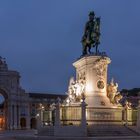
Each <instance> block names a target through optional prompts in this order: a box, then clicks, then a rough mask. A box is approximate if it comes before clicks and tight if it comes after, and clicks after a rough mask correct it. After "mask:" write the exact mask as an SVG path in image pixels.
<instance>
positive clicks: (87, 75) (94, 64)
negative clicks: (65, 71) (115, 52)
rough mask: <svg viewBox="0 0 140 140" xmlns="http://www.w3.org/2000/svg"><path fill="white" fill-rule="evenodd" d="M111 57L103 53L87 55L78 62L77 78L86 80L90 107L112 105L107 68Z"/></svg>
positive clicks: (86, 95) (86, 92)
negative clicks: (108, 92) (108, 89)
mask: <svg viewBox="0 0 140 140" xmlns="http://www.w3.org/2000/svg"><path fill="white" fill-rule="evenodd" d="M110 62H111V60H110V58H109V57H107V56H103V55H86V56H84V57H82V58H80V59H78V60H77V61H76V62H74V63H73V66H74V67H75V68H76V80H77V81H79V80H80V79H84V81H85V99H86V100H85V102H86V103H87V104H88V107H110V106H112V104H110V101H109V99H108V97H107V92H106V88H107V68H108V64H109V63H110Z"/></svg>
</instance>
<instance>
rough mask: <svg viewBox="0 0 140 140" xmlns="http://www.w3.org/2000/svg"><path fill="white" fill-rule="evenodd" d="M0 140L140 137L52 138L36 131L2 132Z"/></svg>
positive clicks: (126, 139)
mask: <svg viewBox="0 0 140 140" xmlns="http://www.w3.org/2000/svg"><path fill="white" fill-rule="evenodd" d="M0 140H140V136H110V137H109V136H106V137H67V138H66V137H50V136H37V135H36V130H15V131H14V130H12V131H0Z"/></svg>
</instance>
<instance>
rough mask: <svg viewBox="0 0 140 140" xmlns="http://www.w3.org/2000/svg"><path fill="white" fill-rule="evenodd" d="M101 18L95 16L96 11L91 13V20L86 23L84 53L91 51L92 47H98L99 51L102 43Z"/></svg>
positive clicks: (83, 43)
mask: <svg viewBox="0 0 140 140" xmlns="http://www.w3.org/2000/svg"><path fill="white" fill-rule="evenodd" d="M99 39H100V18H99V17H95V14H94V12H93V11H92V12H90V13H89V21H88V22H87V23H86V25H85V30H84V35H83V37H82V41H81V42H82V45H83V55H86V54H88V53H91V51H90V50H91V47H96V53H98V45H99V44H100V41H99Z"/></svg>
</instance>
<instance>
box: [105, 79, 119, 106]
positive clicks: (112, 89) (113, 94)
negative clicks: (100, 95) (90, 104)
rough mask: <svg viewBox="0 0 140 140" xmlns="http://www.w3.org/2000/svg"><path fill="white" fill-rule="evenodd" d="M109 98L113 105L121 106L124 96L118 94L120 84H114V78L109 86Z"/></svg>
mask: <svg viewBox="0 0 140 140" xmlns="http://www.w3.org/2000/svg"><path fill="white" fill-rule="evenodd" d="M107 97H108V98H109V99H110V102H111V103H112V104H119V101H120V99H122V95H121V94H120V93H119V92H118V83H115V84H114V79H113V78H112V80H111V82H110V84H108V86H107Z"/></svg>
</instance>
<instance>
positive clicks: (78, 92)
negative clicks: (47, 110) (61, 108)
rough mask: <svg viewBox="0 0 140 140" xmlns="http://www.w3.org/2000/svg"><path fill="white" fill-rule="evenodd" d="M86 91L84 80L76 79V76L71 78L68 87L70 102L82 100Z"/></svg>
mask: <svg viewBox="0 0 140 140" xmlns="http://www.w3.org/2000/svg"><path fill="white" fill-rule="evenodd" d="M84 91H85V84H84V80H82V79H80V80H79V81H75V80H74V78H73V77H72V78H70V82H69V88H68V99H69V102H80V100H81V99H82V96H83V94H84Z"/></svg>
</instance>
